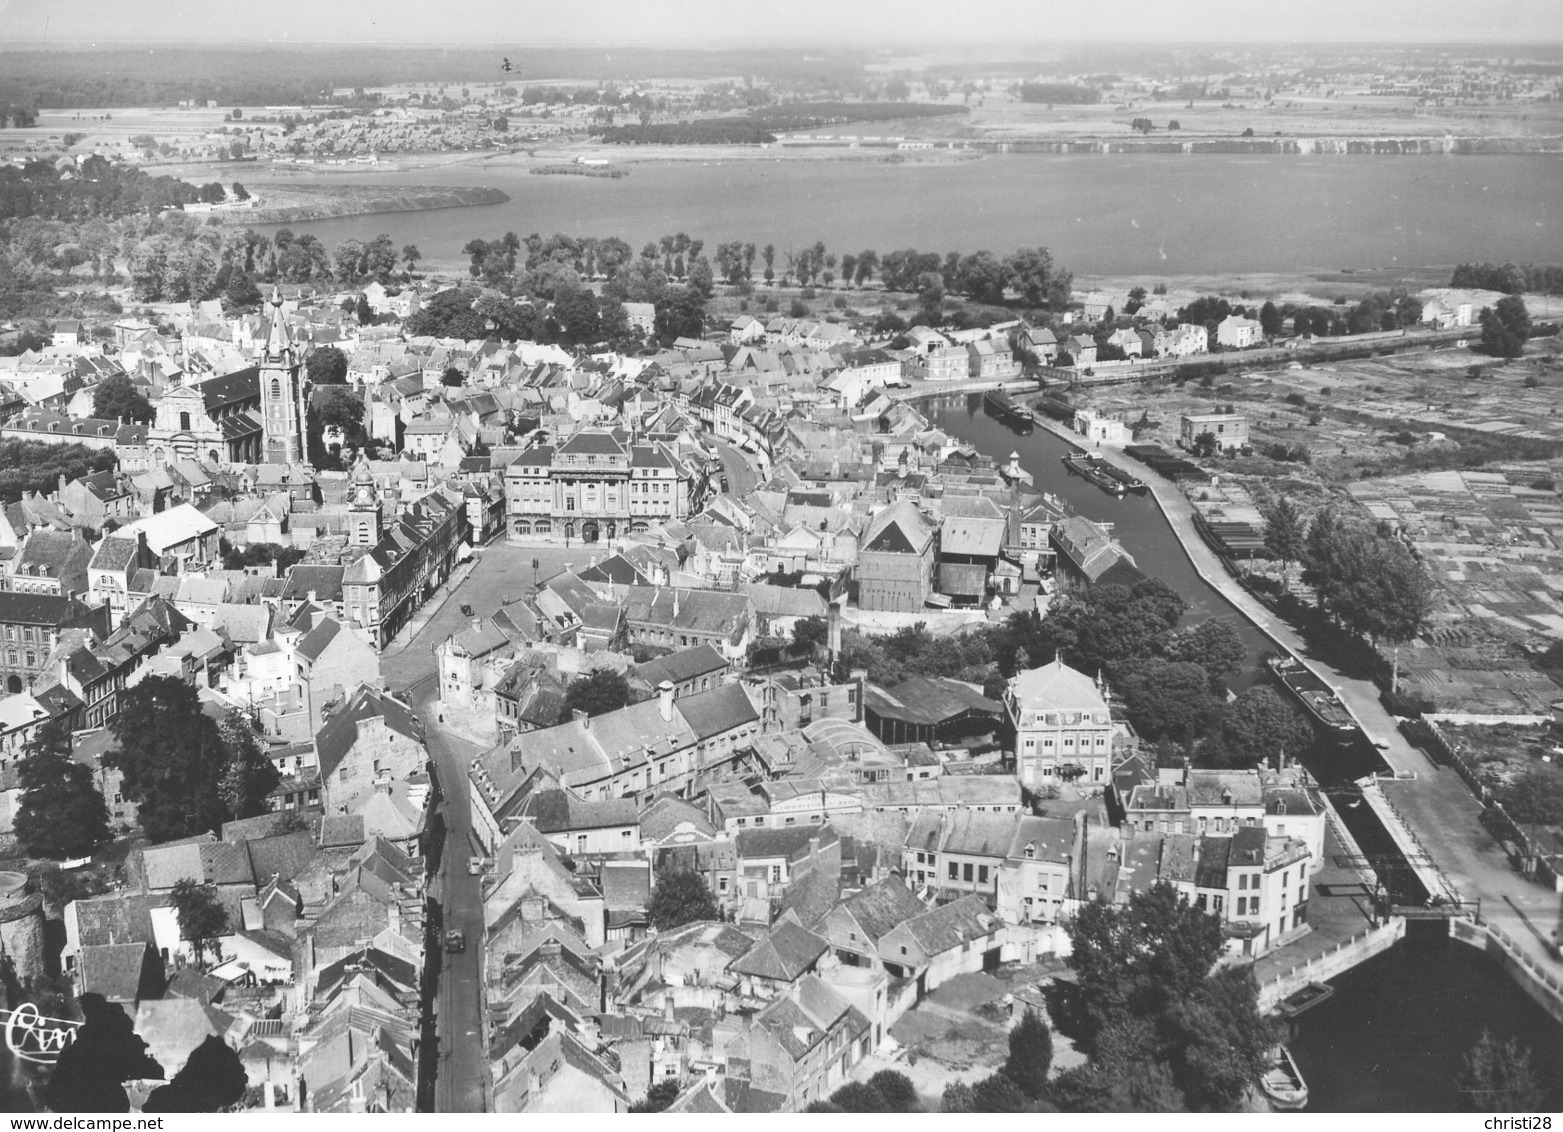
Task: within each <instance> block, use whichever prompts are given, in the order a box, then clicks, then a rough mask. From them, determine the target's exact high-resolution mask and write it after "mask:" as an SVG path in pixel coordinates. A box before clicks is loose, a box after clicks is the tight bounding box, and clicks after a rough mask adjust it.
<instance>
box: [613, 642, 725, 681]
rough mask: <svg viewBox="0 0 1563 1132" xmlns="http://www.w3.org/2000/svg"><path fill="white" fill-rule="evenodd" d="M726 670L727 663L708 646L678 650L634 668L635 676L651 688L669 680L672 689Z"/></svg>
mask: <svg viewBox="0 0 1563 1132" xmlns="http://www.w3.org/2000/svg"><path fill="white" fill-rule="evenodd" d="M726 669H727V661H726V660H724V659H723V658H722V654H721V653H719V652H717V651H716V649H714V648H712V647H711V646H710V645H696V646H695V647H694V648H688V649H680V650H678V651H677V652H673V653H669V654H668V655H666V656H659V657H655V658H653V659H651V660H648V661H646V662H645V663H644V664H638V665H636V666H635V670H634V671H635V675H636V676H639V677H640V678H641V679H642V680H644V681H646V682H647V683H648V684H650V685H651V686H652V687H653V688H655V687H656V686H657V685H659V684H660V683H662V681H664V680H669V681H671V682H672V683H673V686H674V687H677V686H678V685H680V684H682V683H684V682H685V681H686V680H693V679H695V678H696V677H697V676H705V675H707V674H708V673H712V672H722V671H726Z"/></svg>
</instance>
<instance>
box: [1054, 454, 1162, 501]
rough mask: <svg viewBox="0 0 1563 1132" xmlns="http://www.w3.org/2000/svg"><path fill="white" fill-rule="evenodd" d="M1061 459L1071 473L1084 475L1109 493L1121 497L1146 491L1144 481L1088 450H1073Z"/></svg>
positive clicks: (1066, 469) (1065, 468)
mask: <svg viewBox="0 0 1563 1132" xmlns="http://www.w3.org/2000/svg"><path fill="white" fill-rule="evenodd" d="M1061 459H1062V461H1063V465H1064V470H1065V471H1067V472H1068V473H1069V474H1070V475H1072V476H1081V477H1083V478H1084V479H1086V480H1088V481H1090V482H1091V483H1094V484H1095V485H1096V486H1097V487H1099V488H1101V489H1102V490H1103V491H1105V492H1106V493H1107V494H1108V495H1116V496H1118V497H1119V498H1120V499H1121V498H1122V497H1123V496H1124V495H1125V494H1126V493H1127V492H1131V491H1133V492H1144V491H1145V484H1144V483H1143V482H1141V481H1140V480H1137V479H1135V478H1134V477H1133V476H1131V475H1130V474H1129V473H1128V472H1124V471H1120V470H1119V469H1117V468H1115V467H1113V466H1112V465H1111V464H1109V463H1107V462H1106V461H1105V460H1101V459H1098V458H1097V457H1095V456H1093V455H1091V454H1090V453H1088V452H1071V453H1070V454H1069V455H1067V456H1064V457H1061Z"/></svg>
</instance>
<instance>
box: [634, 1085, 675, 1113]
mask: <svg viewBox="0 0 1563 1132" xmlns="http://www.w3.org/2000/svg"><path fill="white" fill-rule="evenodd" d="M678 1094H679V1085H678V1082H677V1081H675V1080H662V1081H658V1082H657V1083H656V1084H655V1085H653V1086H651V1088H650V1089H648V1090H646V1099H645V1100H641V1101H636V1102H635V1103H634V1104H632V1105H630V1111H631V1112H663V1111H665V1110H666V1109H667V1107H668V1105H670V1104H672V1103H673V1102H674V1101H676V1100H678Z"/></svg>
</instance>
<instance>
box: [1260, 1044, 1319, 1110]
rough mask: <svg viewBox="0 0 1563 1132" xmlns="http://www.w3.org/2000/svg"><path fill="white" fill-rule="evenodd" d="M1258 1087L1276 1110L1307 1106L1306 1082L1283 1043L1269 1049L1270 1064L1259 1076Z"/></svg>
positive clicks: (1290, 1052) (1297, 1108)
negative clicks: (1262, 1074)
mask: <svg viewBox="0 0 1563 1132" xmlns="http://www.w3.org/2000/svg"><path fill="white" fill-rule="evenodd" d="M1259 1087H1260V1088H1261V1089H1263V1090H1264V1095H1265V1097H1266V1098H1267V1099H1268V1100H1269V1102H1270V1106H1271V1107H1272V1108H1274V1109H1275V1110H1276V1111H1278V1112H1297V1111H1298V1110H1300V1109H1304V1108H1307V1107H1308V1084H1307V1082H1306V1081H1304V1080H1303V1075H1302V1071H1301V1070H1300V1069H1298V1068H1297V1062H1295V1061H1293V1060H1292V1051H1291V1050H1289V1049H1287V1048H1286V1047H1285V1046H1284V1045H1282V1046H1276V1047H1275V1048H1274V1049H1273V1050H1271V1051H1270V1066H1269V1068H1268V1069H1266V1070H1265V1072H1264V1076H1262V1077H1260V1078H1259Z"/></svg>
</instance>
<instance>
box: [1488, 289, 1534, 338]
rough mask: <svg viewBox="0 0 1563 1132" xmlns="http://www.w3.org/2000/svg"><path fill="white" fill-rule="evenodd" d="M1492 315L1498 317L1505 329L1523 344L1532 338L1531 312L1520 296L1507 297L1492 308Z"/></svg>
mask: <svg viewBox="0 0 1563 1132" xmlns="http://www.w3.org/2000/svg"><path fill="white" fill-rule="evenodd" d="M1492 313H1493V314H1495V315H1497V316H1498V321H1499V322H1501V323H1503V326H1504V329H1506V330H1507V331H1508V332H1509V333H1510V334H1512V335H1514V336H1515V337H1516V338H1518V339H1519V340H1520V341H1521V342H1524V341H1525V340H1526V339H1528V338H1529V337H1530V311H1528V310H1526V308H1525V300H1524V299H1523V298H1521V297H1520V296H1519V295H1505V296H1504V297H1503V298H1501V299H1499V300H1498V303H1497V305H1496V306H1495V307H1493V308H1492Z"/></svg>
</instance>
